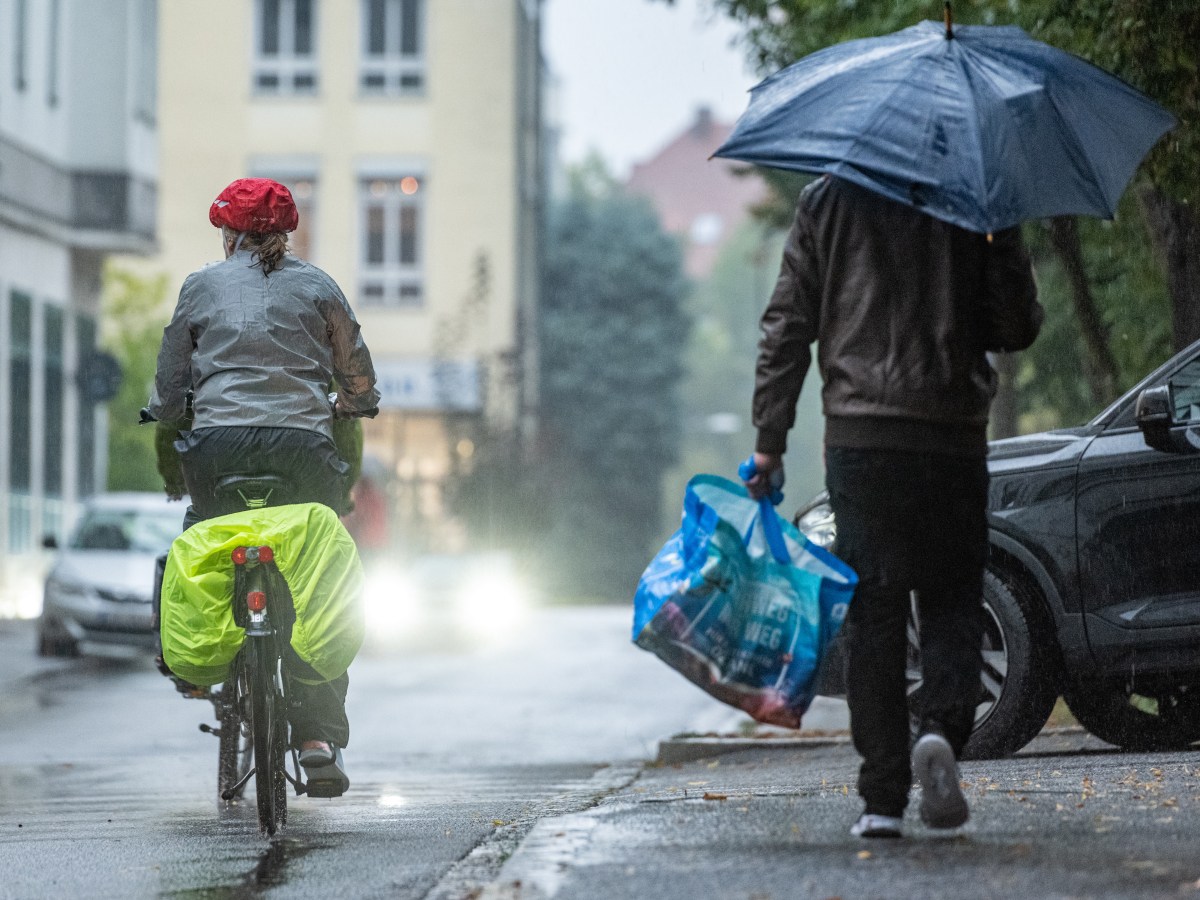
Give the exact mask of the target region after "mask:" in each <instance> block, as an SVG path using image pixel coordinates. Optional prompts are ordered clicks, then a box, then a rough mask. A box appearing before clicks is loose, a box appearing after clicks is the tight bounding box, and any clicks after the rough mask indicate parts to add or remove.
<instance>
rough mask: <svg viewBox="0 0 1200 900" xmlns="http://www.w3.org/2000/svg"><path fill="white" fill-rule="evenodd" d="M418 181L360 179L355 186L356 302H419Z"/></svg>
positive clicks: (421, 233) (421, 244)
mask: <svg viewBox="0 0 1200 900" xmlns="http://www.w3.org/2000/svg"><path fill="white" fill-rule="evenodd" d="M425 190H426V185H425V181H424V178H423V177H419V176H417V175H404V176H401V177H396V178H364V179H363V180H362V181H361V182H360V186H359V222H360V228H361V234H362V253H361V256H360V265H359V297H360V301H361V302H362V303H363V304H365V305H370V306H409V307H414V306H421V305H422V304H423V303H424V302H425V286H424V280H425V279H424V275H423V273H422V269H423V263H424V256H425V247H424V244H425V237H424V228H425V224H424V220H425V210H424V194H425Z"/></svg>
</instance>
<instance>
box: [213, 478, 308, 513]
mask: <svg viewBox="0 0 1200 900" xmlns="http://www.w3.org/2000/svg"><path fill="white" fill-rule="evenodd" d="M216 493H217V499H218V500H219V501H220V503H221V506H222V507H225V508H229V509H262V508H263V507H264V506H279V505H281V504H284V503H287V502H288V497H290V496H291V494H292V483H291V482H290V481H288V480H287V479H286V478H284V477H282V476H281V475H226V476H225V477H224V478H222V479H220V480H219V481H218V482H217V491H216Z"/></svg>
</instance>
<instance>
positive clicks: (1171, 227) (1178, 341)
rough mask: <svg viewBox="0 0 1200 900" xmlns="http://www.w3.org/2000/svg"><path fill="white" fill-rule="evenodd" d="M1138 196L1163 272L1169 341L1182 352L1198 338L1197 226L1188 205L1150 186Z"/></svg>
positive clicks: (1199, 253) (1199, 263)
mask: <svg viewBox="0 0 1200 900" xmlns="http://www.w3.org/2000/svg"><path fill="white" fill-rule="evenodd" d="M1138 196H1139V198H1140V199H1141V202H1142V209H1143V210H1144V211H1145V214H1146V223H1147V224H1148V225H1149V227H1150V234H1151V236H1152V237H1153V239H1154V245H1155V247H1156V248H1157V249H1158V252H1159V254H1160V257H1161V259H1162V262H1163V266H1164V267H1165V269H1166V273H1167V290H1168V291H1169V292H1170V294H1171V338H1172V341H1173V342H1174V345H1175V350H1177V351H1178V350H1182V349H1183V348H1184V347H1186V346H1188V344H1190V343H1192V342H1193V341H1195V340H1197V339H1200V223H1198V222H1197V219H1196V213H1195V210H1193V209H1192V207H1191V206H1189V205H1187V204H1186V203H1181V202H1180V201H1178V200H1175V199H1173V198H1171V197H1167V196H1166V195H1164V194H1163V193H1162V192H1160V191H1159V190H1158V189H1156V188H1155V187H1153V186H1148V187H1146V188H1143V189H1142V190H1141V191H1140V192H1139V194H1138ZM1131 302H1136V298H1131Z"/></svg>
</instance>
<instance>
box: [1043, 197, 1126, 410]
mask: <svg viewBox="0 0 1200 900" xmlns="http://www.w3.org/2000/svg"><path fill="white" fill-rule="evenodd" d="M1050 243H1051V244H1052V245H1053V247H1054V250H1055V252H1057V253H1058V256H1059V259H1060V260H1061V261H1062V264H1063V269H1064V270H1065V272H1066V273H1067V279H1068V281H1070V283H1071V300H1072V301H1073V303H1074V305H1075V317H1076V319H1078V321H1079V330H1080V331H1081V332H1082V334H1083V343H1084V347H1085V348H1086V350H1087V353H1086V355H1085V357H1084V366H1083V370H1084V375H1085V377H1086V378H1087V381H1088V388H1089V390H1090V391H1091V394H1092V399H1093V400H1094V401H1095V402H1096V404H1097V405H1099V406H1104V405H1105V404H1107V403H1110V402H1111V401H1113V400H1115V399H1116V397H1117V383H1118V378H1117V361H1116V359H1115V358H1114V357H1113V352H1112V348H1111V347H1110V346H1109V340H1108V327H1107V326H1106V325H1105V324H1104V320H1103V319H1102V318H1101V317H1100V310H1099V309H1097V307H1096V299H1095V297H1093V296H1092V289H1091V286H1090V285H1089V284H1088V280H1087V271H1086V269H1085V268H1084V264H1083V245H1082V244H1081V243H1080V240H1079V224H1078V222H1076V220H1075V218H1074V217H1073V216H1056V217H1055V218H1053V219H1051V220H1050Z"/></svg>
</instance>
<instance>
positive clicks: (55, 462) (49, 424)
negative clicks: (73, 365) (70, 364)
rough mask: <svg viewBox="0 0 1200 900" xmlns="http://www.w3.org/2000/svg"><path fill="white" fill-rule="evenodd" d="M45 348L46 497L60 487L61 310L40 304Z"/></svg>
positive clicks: (57, 492) (63, 386) (54, 494)
mask: <svg viewBox="0 0 1200 900" xmlns="http://www.w3.org/2000/svg"><path fill="white" fill-rule="evenodd" d="M43 327H44V329H45V347H46V352H45V354H44V355H43V357H42V363H43V376H42V388H43V395H44V399H43V400H42V415H43V416H44V418H45V423H46V439H45V448H46V449H45V469H44V473H43V484H44V486H45V493H46V496H47V497H61V496H62V487H63V477H62V467H63V394H64V392H65V391H66V382H65V381H64V379H63V311H62V310H61V309H59V308H58V307H57V306H45V307H43Z"/></svg>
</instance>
